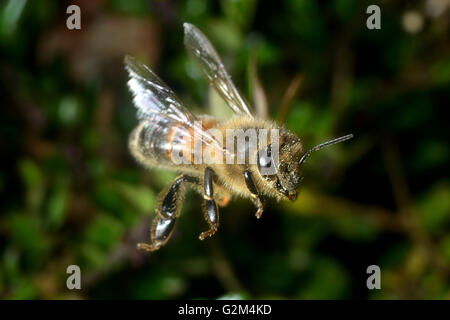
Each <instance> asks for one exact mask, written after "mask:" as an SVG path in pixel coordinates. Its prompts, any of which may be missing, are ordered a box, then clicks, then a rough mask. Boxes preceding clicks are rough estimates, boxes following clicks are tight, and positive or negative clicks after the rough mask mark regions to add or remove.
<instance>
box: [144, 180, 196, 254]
mask: <svg viewBox="0 0 450 320" xmlns="http://www.w3.org/2000/svg"><path fill="white" fill-rule="evenodd" d="M186 183H195V184H198V183H199V182H198V180H197V179H196V178H192V177H189V176H185V175H181V176H179V177H178V178H176V179H175V180H174V181H173V182H172V184H171V185H170V187H169V188H167V189H166V190H164V191H162V192H161V193H160V194H159V196H158V201H157V203H158V205H157V208H156V210H155V211H156V217H155V218H154V219H153V221H152V226H151V231H150V234H151V240H152V242H151V244H146V243H139V244H138V245H137V247H138V249H142V250H146V251H156V250H158V249H159V248H160V247H161V246H163V245H164V244H166V242H167V241H168V240H169V238H170V237H171V236H172V233H173V230H174V227H175V222H176V219H177V218H178V216H179V213H180V211H181V202H182V200H183V197H184V193H185V189H186V188H185V184H186Z"/></svg>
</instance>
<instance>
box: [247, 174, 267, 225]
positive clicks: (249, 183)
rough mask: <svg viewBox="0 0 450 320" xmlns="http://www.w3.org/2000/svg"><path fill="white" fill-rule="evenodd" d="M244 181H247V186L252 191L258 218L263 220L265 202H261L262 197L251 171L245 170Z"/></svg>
mask: <svg viewBox="0 0 450 320" xmlns="http://www.w3.org/2000/svg"><path fill="white" fill-rule="evenodd" d="M244 179H245V184H246V185H247V189H248V190H249V191H250V193H251V195H252V198H253V202H254V203H255V206H256V209H257V210H256V214H255V215H256V218H258V219H259V218H261V216H262V213H263V209H264V206H263V202H262V200H261V197H260V195H259V191H258V188H256V185H255V181H254V180H253V176H252V173H251V172H250V170H245V171H244Z"/></svg>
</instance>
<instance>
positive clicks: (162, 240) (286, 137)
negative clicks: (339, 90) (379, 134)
mask: <svg viewBox="0 0 450 320" xmlns="http://www.w3.org/2000/svg"><path fill="white" fill-rule="evenodd" d="M183 26H184V44H185V47H186V49H187V51H188V53H189V54H190V55H191V57H192V58H193V60H194V61H195V62H196V63H197V64H198V66H199V67H200V69H201V71H202V73H203V74H204V76H205V77H206V79H207V80H208V82H209V84H210V85H211V87H212V88H214V89H215V90H216V91H217V93H218V94H219V95H220V96H221V97H222V98H223V100H224V101H225V102H226V104H227V105H228V107H230V108H231V109H232V111H233V112H234V116H233V117H231V118H230V119H227V120H218V119H216V118H213V117H211V116H208V115H202V116H196V115H194V114H193V113H192V112H191V111H190V110H189V109H188V108H187V107H186V106H185V105H184V104H183V103H182V102H181V101H180V99H178V97H177V96H176V95H175V93H174V92H173V91H172V90H171V89H170V88H169V87H168V86H167V85H166V84H165V83H164V82H163V81H162V80H160V79H159V78H158V76H156V74H155V73H154V72H153V71H152V70H151V69H150V68H148V67H147V66H146V65H144V64H143V63H141V62H139V61H138V60H136V59H134V58H133V57H130V56H126V57H125V68H126V70H127V71H128V74H129V81H128V87H129V89H130V91H131V93H132V94H133V103H134V105H135V107H136V108H137V114H138V118H139V124H138V125H137V126H136V128H135V129H134V130H133V131H132V133H131V134H130V137H129V143H128V144H129V149H130V152H131V154H132V156H133V157H134V158H135V159H136V160H137V161H138V162H139V163H140V164H141V165H143V166H144V167H147V168H158V169H159V168H160V169H168V170H175V171H178V172H180V175H179V176H178V177H177V178H175V180H174V181H172V183H171V184H169V185H168V186H167V187H166V188H164V190H163V191H162V192H161V193H160V194H159V195H158V198H157V204H156V209H155V211H156V216H155V218H154V219H153V221H152V224H151V231H150V233H151V242H150V244H147V243H139V244H138V245H137V247H138V249H142V250H145V251H149V252H151V251H155V250H158V249H159V248H160V247H161V246H163V245H164V244H166V243H167V241H168V240H169V238H170V237H171V235H172V234H173V231H174V228H175V224H176V221H177V219H178V218H179V216H180V211H181V206H182V202H183V200H184V196H185V193H186V191H187V188H188V187H190V188H193V189H195V190H197V191H198V192H199V193H200V194H201V195H202V196H203V200H202V202H203V213H204V218H205V220H206V222H207V224H208V226H209V228H208V230H206V231H204V232H202V233H201V234H200V236H199V239H200V240H204V239H205V238H207V237H210V236H212V235H214V233H216V231H217V229H218V227H219V221H220V219H219V210H218V207H219V206H225V205H226V204H227V203H228V202H229V200H230V199H231V198H232V196H241V197H244V198H249V199H250V200H251V201H252V202H253V203H254V204H255V207H256V217H257V218H260V217H261V215H262V213H263V208H264V205H263V203H264V202H263V199H265V198H275V199H277V200H290V201H295V200H296V199H297V195H298V189H299V187H300V181H301V179H302V169H303V166H304V164H305V161H306V160H307V159H308V157H309V156H310V155H311V153H312V152H314V151H316V150H319V149H321V148H323V147H325V146H329V145H332V144H335V143H338V142H342V141H345V140H348V139H350V138H352V137H353V135H351V134H349V135H345V136H342V137H340V138H337V139H333V140H330V141H327V142H324V143H322V144H319V145H317V146H315V147H313V148H312V149H309V150H307V151H305V150H304V148H303V144H302V142H301V140H300V139H299V138H298V137H297V136H296V135H295V134H294V133H293V132H291V131H289V130H288V129H286V128H284V127H282V126H279V125H277V124H276V123H275V122H273V121H270V120H266V119H262V118H260V117H258V116H256V115H254V114H253V113H252V112H251V109H250V107H249V105H248V104H247V102H246V101H245V100H244V98H243V97H242V96H241V95H240V94H239V91H238V90H237V89H236V87H235V85H234V84H233V82H232V81H231V77H230V76H229V75H228V73H227V71H226V70H225V67H224V65H223V63H222V61H221V59H220V57H219V55H218V54H217V52H216V50H215V49H214V47H213V45H212V44H211V42H210V41H209V40H208V39H207V37H206V36H205V35H204V34H203V33H202V32H201V31H200V30H199V29H198V28H197V27H195V26H194V25H192V24H189V23H184V25H183ZM199 123H200V124H199ZM212 129H214V130H215V132H216V134H215V135H213V134H211V130H212ZM249 129H250V130H253V132H255V133H256V135H257V136H258V135H259V134H260V133H262V132H263V131H264V130H265V131H267V130H269V131H271V132H276V133H278V134H277V135H271V136H270V137H267V138H266V139H260V140H259V141H258V143H256V144H255V143H253V147H251V146H250V142H251V141H252V139H250V138H248V137H246V138H245V139H244V140H243V141H244V143H243V144H240V145H239V144H238V145H237V147H236V146H235V145H233V146H232V147H229V146H228V143H227V145H226V146H224V143H223V140H222V141H221V139H220V138H218V137H217V136H220V135H221V136H222V137H224V136H227V134H228V133H229V132H230V130H231V132H233V130H234V131H237V132H241V133H242V132H244V130H246V131H245V132H247V131H249ZM274 136H275V138H276V139H275V138H274ZM227 137H228V136H227ZM196 150H197V151H199V152H200V153H201V152H203V151H205V150H208V151H209V152H210V153H211V154H213V155H215V158H214V159H223V158H226V159H227V160H230V159H231V160H230V161H225V163H224V162H222V161H215V162H214V161H210V162H208V163H207V162H206V161H205V162H202V161H194V160H195V158H196V157H197V154H196ZM174 155H178V160H182V161H174V159H175V157H174ZM239 155H245V157H244V159H245V160H244V161H238V159H239ZM222 156H223V158H222ZM241 159H242V158H241ZM271 168H272V169H274V170H268V169H271Z"/></svg>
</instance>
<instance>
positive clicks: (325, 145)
mask: <svg viewBox="0 0 450 320" xmlns="http://www.w3.org/2000/svg"><path fill="white" fill-rule="evenodd" d="M351 138H353V134H347V135H345V136H342V137H339V138H336V139H333V140H330V141H327V142H324V143H321V144H319V145H317V146H315V147H314V148H311V149H309V150H308V151H306V152H305V154H304V155H303V156H302V157H301V158H300V161H299V162H298V164H299V165H301V164H302V163H303V162H305V160H306V159H307V158H308V157H309V156H310V155H311V153H313V152H314V151H317V150H319V149H322V148H323V147H327V146H331V145H332V144H336V143H339V142H343V141H345V140H348V139H351Z"/></svg>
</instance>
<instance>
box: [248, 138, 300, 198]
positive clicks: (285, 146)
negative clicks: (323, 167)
mask: <svg viewBox="0 0 450 320" xmlns="http://www.w3.org/2000/svg"><path fill="white" fill-rule="evenodd" d="M302 151H303V146H302V143H301V142H300V139H299V138H298V137H297V136H296V135H294V134H293V133H291V132H289V131H287V130H286V131H285V130H283V131H282V132H281V133H280V137H279V141H278V142H272V143H270V144H268V145H267V146H266V147H263V148H261V149H260V150H259V152H258V159H257V164H258V170H259V173H260V174H261V176H262V177H263V178H264V179H265V180H266V181H268V182H269V183H270V184H271V185H272V187H273V188H274V189H275V190H277V191H278V193H280V194H281V196H282V197H284V198H287V199H289V200H291V201H295V200H296V199H297V194H298V192H297V190H298V189H299V187H300V181H301V175H302V172H301V171H302V168H301V166H300V165H299V160H300V157H301V154H302Z"/></svg>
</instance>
